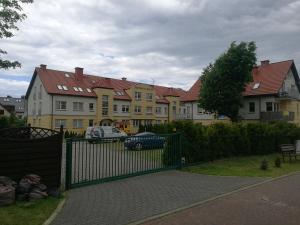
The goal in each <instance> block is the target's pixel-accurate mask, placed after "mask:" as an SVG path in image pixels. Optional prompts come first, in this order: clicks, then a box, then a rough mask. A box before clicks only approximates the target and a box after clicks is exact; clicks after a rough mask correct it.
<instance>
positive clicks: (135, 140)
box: [124, 132, 165, 150]
mask: <svg viewBox="0 0 300 225" xmlns="http://www.w3.org/2000/svg"><path fill="white" fill-rule="evenodd" d="M124 144H125V147H126V148H127V149H135V150H141V149H155V148H163V147H164V144H165V138H164V137H161V136H158V135H156V134H154V133H151V132H143V133H139V134H136V135H134V136H131V137H128V138H126V139H125V143H124Z"/></svg>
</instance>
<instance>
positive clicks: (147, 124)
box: [144, 120, 152, 126]
mask: <svg viewBox="0 0 300 225" xmlns="http://www.w3.org/2000/svg"><path fill="white" fill-rule="evenodd" d="M144 124H145V125H146V126H149V125H152V120H145V121H144Z"/></svg>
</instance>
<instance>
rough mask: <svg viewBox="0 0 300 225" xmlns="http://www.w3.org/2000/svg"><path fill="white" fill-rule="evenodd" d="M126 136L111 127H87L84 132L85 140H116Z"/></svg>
mask: <svg viewBox="0 0 300 225" xmlns="http://www.w3.org/2000/svg"><path fill="white" fill-rule="evenodd" d="M126 136H127V134H126V133H125V132H124V131H121V130H119V129H118V128H115V127H112V126H97V127H88V128H87V129H86V132H85V138H88V139H91V138H118V137H126Z"/></svg>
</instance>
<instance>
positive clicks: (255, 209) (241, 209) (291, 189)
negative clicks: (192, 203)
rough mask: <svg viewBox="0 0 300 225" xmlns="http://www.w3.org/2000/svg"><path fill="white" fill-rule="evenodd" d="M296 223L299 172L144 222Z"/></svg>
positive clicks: (299, 218)
mask: <svg viewBox="0 0 300 225" xmlns="http://www.w3.org/2000/svg"><path fill="white" fill-rule="evenodd" d="M154 224H155V225H179V224H180V225H196V224H197V225H253V224H255V225H299V224H300V172H299V173H297V174H295V175H292V176H288V177H284V178H280V179H279V180H275V181H271V182H267V183H265V184H262V185H258V186H256V187H254V188H251V189H248V190H245V191H242V192H237V193H235V194H232V195H228V196H227V197H224V198H220V199H217V200H214V201H211V202H209V203H205V204H203V205H201V206H197V207H194V208H190V209H187V210H184V211H181V212H178V213H175V214H172V215H169V216H166V217H163V218H161V219H156V220H153V221H151V222H148V223H145V224H143V225H154Z"/></svg>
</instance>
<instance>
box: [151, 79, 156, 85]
mask: <svg viewBox="0 0 300 225" xmlns="http://www.w3.org/2000/svg"><path fill="white" fill-rule="evenodd" d="M150 79H151V80H152V85H153V86H154V84H155V80H154V79H153V78H150Z"/></svg>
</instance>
